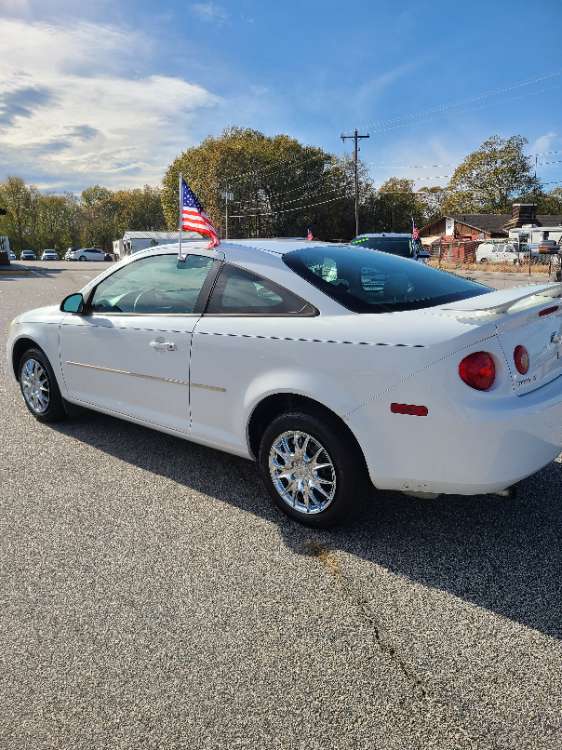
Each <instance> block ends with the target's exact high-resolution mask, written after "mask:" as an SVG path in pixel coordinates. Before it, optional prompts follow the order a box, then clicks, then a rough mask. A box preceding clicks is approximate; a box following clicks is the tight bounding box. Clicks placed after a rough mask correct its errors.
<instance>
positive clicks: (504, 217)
mask: <svg viewBox="0 0 562 750" xmlns="http://www.w3.org/2000/svg"><path fill="white" fill-rule="evenodd" d="M443 219H454V220H455V221H458V222H460V223H461V224H466V225H467V226H469V227H472V229H478V230H480V231H481V232H502V233H504V234H507V227H506V224H507V223H508V222H509V221H510V220H511V219H512V215H511V214H444V215H443V216H441V217H440V218H439V219H435V221H432V222H431V223H429V224H426V226H425V227H423V229H422V231H424V230H427V229H429V228H431V227H433V226H434V225H435V224H437V223H438V222H440V221H443ZM536 224H537V226H542V227H555V226H562V214H558V215H557V214H537V217H536Z"/></svg>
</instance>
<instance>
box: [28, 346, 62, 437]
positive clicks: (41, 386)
mask: <svg viewBox="0 0 562 750" xmlns="http://www.w3.org/2000/svg"><path fill="white" fill-rule="evenodd" d="M19 382H20V388H21V392H22V395H23V400H24V401H25V405H26V406H27V408H28V409H29V411H30V412H31V413H32V414H33V416H34V417H35V419H37V420H39V422H57V421H59V420H61V419H64V418H65V416H66V412H65V410H64V403H63V400H62V396H61V394H60V391H59V387H58V384H57V381H56V379H55V373H54V372H53V368H52V367H51V365H50V363H49V360H48V359H47V357H46V356H45V355H44V354H43V352H42V351H41V350H40V349H28V350H27V351H26V352H25V354H24V355H23V357H22V358H21V361H20V366H19Z"/></svg>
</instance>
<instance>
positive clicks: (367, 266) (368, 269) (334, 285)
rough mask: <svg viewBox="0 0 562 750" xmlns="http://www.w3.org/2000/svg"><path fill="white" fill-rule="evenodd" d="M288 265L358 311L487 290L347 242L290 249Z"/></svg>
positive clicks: (415, 305)
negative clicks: (344, 243)
mask: <svg viewBox="0 0 562 750" xmlns="http://www.w3.org/2000/svg"><path fill="white" fill-rule="evenodd" d="M283 261H284V262H285V263H286V265H287V266H289V268H290V269H291V270H293V271H294V272H295V273H297V274H298V275H299V276H301V277H302V278H303V279H306V281H308V282H310V283H311V284H312V285H313V286H315V287H316V288H317V289H320V290H321V291H322V292H324V293H325V294H327V295H328V296H329V297H331V298H332V299H335V300H336V301H337V302H339V303H340V304H341V305H343V306H344V307H346V308H347V309H348V310H352V311H353V312H357V313H381V312H395V311H399V310H419V309H422V308H424V307H433V306H436V305H441V304H445V303H448V302H455V301H457V300H461V299H468V298H469V297H476V296H478V295H480V294H486V293H487V292H490V291H492V290H491V289H490V288H489V287H487V286H484V285H483V284H477V283H475V282H473V281H468V280H467V279H463V278H461V277H459V276H454V275H453V274H450V273H447V272H445V271H439V270H437V269H434V268H431V267H429V266H425V265H423V264H421V263H416V262H415V261H413V260H406V259H404V258H400V257H397V256H395V255H389V254H387V253H381V252H377V251H376V250H369V249H367V248H364V247H354V246H352V245H335V246H334V247H329V246H323V247H322V246H320V247H307V248H306V249H302V250H294V251H292V252H290V253H286V254H285V255H284V256H283Z"/></svg>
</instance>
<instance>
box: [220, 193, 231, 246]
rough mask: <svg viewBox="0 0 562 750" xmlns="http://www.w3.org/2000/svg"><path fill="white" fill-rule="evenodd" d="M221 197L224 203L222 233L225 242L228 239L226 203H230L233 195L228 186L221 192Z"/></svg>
mask: <svg viewBox="0 0 562 750" xmlns="http://www.w3.org/2000/svg"><path fill="white" fill-rule="evenodd" d="M222 197H223V198H224V201H225V206H226V209H225V217H224V233H225V240H227V239H228V201H231V200H232V199H233V198H234V193H231V192H230V190H229V189H228V186H227V188H226V190H223V193H222Z"/></svg>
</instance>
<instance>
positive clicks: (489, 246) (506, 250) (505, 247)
mask: <svg viewBox="0 0 562 750" xmlns="http://www.w3.org/2000/svg"><path fill="white" fill-rule="evenodd" d="M524 256H525V254H524V253H523V252H519V251H518V250H517V248H516V246H515V245H512V244H511V243H509V242H482V244H480V245H478V248H477V250H476V262H477V263H510V264H512V265H516V264H517V263H519V262H520V260H523V258H524Z"/></svg>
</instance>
